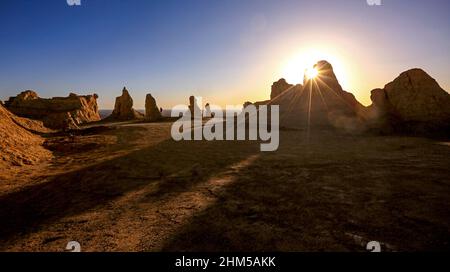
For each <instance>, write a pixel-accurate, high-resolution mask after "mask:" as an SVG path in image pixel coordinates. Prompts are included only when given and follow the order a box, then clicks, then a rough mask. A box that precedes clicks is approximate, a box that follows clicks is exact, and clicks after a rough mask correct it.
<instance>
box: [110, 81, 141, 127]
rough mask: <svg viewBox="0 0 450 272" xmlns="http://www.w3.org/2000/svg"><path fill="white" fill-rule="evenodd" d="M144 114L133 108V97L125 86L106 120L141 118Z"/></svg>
mask: <svg viewBox="0 0 450 272" xmlns="http://www.w3.org/2000/svg"><path fill="white" fill-rule="evenodd" d="M143 118H144V115H143V114H142V113H140V112H138V111H136V110H134V109H133V98H131V95H130V93H129V92H128V90H127V88H125V87H124V88H123V90H122V95H121V96H119V97H117V98H116V103H115V105H114V111H113V112H112V114H111V115H110V116H109V117H108V118H107V119H108V120H117V121H128V120H136V119H143Z"/></svg>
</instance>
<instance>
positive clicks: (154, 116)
mask: <svg viewBox="0 0 450 272" xmlns="http://www.w3.org/2000/svg"><path fill="white" fill-rule="evenodd" d="M159 119H161V112H160V110H159V109H158V106H157V105H156V100H155V98H153V96H152V95H151V94H147V96H146V98H145V120H146V121H151V122H154V121H158V120H159Z"/></svg>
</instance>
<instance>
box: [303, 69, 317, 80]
mask: <svg viewBox="0 0 450 272" xmlns="http://www.w3.org/2000/svg"><path fill="white" fill-rule="evenodd" d="M318 75H319V71H318V70H317V68H307V69H306V70H305V77H306V78H307V79H314V78H316V77H317V76H318Z"/></svg>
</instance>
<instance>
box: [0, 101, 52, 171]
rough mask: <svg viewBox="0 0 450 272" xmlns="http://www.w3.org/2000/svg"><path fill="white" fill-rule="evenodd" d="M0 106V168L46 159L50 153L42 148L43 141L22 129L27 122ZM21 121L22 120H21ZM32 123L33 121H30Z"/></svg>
mask: <svg viewBox="0 0 450 272" xmlns="http://www.w3.org/2000/svg"><path fill="white" fill-rule="evenodd" d="M16 118H18V117H16V116H14V114H12V113H11V112H9V111H8V110H7V109H5V108H4V107H3V105H0V166H1V167H2V169H3V167H8V166H11V165H14V166H21V165H30V164H34V163H36V162H38V161H40V160H43V159H48V158H50V157H51V153H50V152H49V151H48V150H46V149H44V148H43V147H42V144H43V142H44V140H43V139H42V138H41V137H39V136H37V135H34V134H32V133H31V132H29V131H28V130H27V129H26V128H25V127H23V126H24V125H25V124H26V123H27V122H21V123H20V124H18V123H17V121H16ZM22 119H23V118H22ZM30 122H31V123H33V121H30Z"/></svg>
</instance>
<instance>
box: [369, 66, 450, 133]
mask: <svg viewBox="0 0 450 272" xmlns="http://www.w3.org/2000/svg"><path fill="white" fill-rule="evenodd" d="M371 99H372V105H371V106H369V107H368V116H369V118H370V119H369V121H370V124H371V127H372V128H377V129H381V130H382V131H384V132H391V131H397V132H414V133H416V132H417V133H427V132H432V131H436V130H447V131H448V130H449V127H450V94H448V93H447V92H446V91H444V90H443V89H442V88H441V87H440V86H439V84H438V83H437V82H436V80H434V79H433V78H432V77H430V76H429V75H428V74H427V73H426V72H425V71H423V70H421V69H411V70H408V71H406V72H403V73H402V74H400V76H399V77H397V78H396V79H395V80H394V81H392V82H391V83H388V84H387V85H386V86H385V87H384V89H375V90H373V91H372V95H371Z"/></svg>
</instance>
